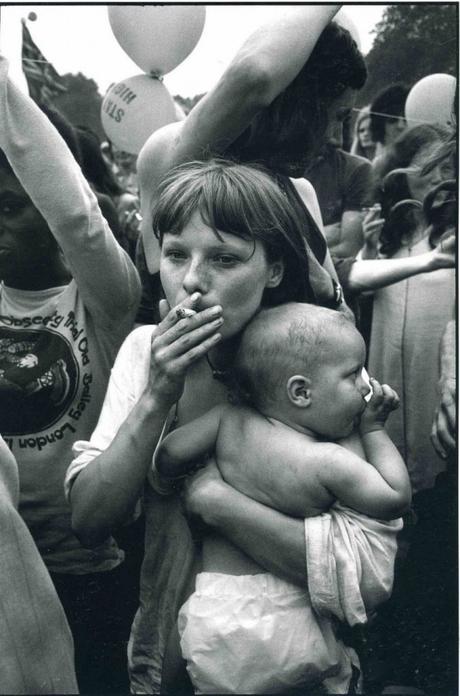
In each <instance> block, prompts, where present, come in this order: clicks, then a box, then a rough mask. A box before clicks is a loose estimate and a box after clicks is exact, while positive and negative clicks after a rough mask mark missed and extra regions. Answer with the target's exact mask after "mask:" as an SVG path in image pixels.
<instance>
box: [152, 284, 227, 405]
mask: <svg viewBox="0 0 460 696" xmlns="http://www.w3.org/2000/svg"><path fill="white" fill-rule="evenodd" d="M200 298H201V295H200V293H194V294H193V295H192V296H191V297H188V298H186V299H185V300H184V301H183V302H181V303H180V304H178V305H177V306H176V307H173V308H172V309H171V308H169V305H168V303H167V301H166V300H162V301H161V302H160V316H161V317H162V321H161V322H160V324H159V325H158V326H157V328H156V330H155V331H154V333H153V335H152V349H151V358H150V374H149V381H148V387H147V388H148V389H149V391H150V393H151V394H152V396H153V397H154V398H161V399H166V401H167V402H169V403H171V405H172V404H173V403H175V402H176V401H177V400H178V399H179V398H180V396H181V394H182V391H183V388H184V381H185V377H186V374H187V370H188V369H189V368H190V366H191V365H192V364H193V363H195V362H197V361H198V360H200V359H201V358H203V357H204V356H205V355H206V353H207V352H208V351H209V350H210V349H211V348H213V347H214V346H216V345H217V344H218V343H219V341H220V340H221V338H222V337H221V334H220V333H219V328H220V327H221V326H222V324H223V321H224V320H223V317H222V307H220V305H216V306H214V307H207V308H206V309H204V310H202V311H195V309H194V307H196V306H197V305H198V303H199V300H200Z"/></svg>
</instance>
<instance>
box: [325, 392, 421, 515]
mask: <svg viewBox="0 0 460 696" xmlns="http://www.w3.org/2000/svg"><path fill="white" fill-rule="evenodd" d="M371 383H372V388H373V395H372V398H371V400H370V401H369V403H368V405H367V407H366V410H365V411H364V413H363V416H362V418H361V424H360V433H361V441H362V444H363V447H364V453H365V456H366V459H367V462H365V461H363V460H362V459H361V458H359V457H356V456H355V455H354V454H353V453H352V452H350V451H348V450H345V449H343V448H342V447H340V448H337V449H336V450H335V455H334V459H333V460H332V459H331V461H330V462H329V463H328V466H326V467H324V469H323V471H322V472H321V478H322V482H323V483H324V485H326V487H327V488H328V490H329V491H330V492H331V493H332V494H333V495H334V496H335V497H336V498H337V499H338V500H340V502H342V503H344V504H345V505H348V506H349V507H352V508H354V509H355V510H358V511H359V512H363V513H364V514H366V515H369V516H370V517H377V518H379V519H394V518H396V517H400V516H401V515H402V514H403V513H404V512H405V511H406V510H407V508H408V506H409V504H410V500H411V488H410V482H409V477H408V474H407V469H406V467H405V464H404V461H403V460H402V458H401V456H400V454H399V452H398V450H397V449H396V447H395V445H394V444H393V442H392V441H391V439H390V437H389V436H388V434H387V433H386V431H385V429H384V428H385V422H386V419H387V417H388V415H389V413H390V412H391V411H393V410H394V409H395V408H397V407H398V405H399V399H398V396H397V394H396V392H394V391H393V390H392V389H391V388H390V387H389V386H388V385H386V384H385V385H383V386H382V385H380V384H379V382H377V380H375V379H372V380H371ZM369 464H370V465H371V466H369Z"/></svg>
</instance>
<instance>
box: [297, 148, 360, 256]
mask: <svg viewBox="0 0 460 696" xmlns="http://www.w3.org/2000/svg"><path fill="white" fill-rule="evenodd" d="M305 177H306V178H307V179H308V180H309V181H310V183H311V184H312V185H313V188H314V189H315V191H316V195H317V196H318V202H319V207H320V209H321V215H322V218H323V223H324V233H325V236H326V241H327V244H328V247H329V250H330V252H331V255H332V257H333V259H334V257H339V258H347V257H350V256H352V257H355V256H356V254H357V253H358V251H359V250H360V249H361V247H362V245H363V234H362V217H363V213H362V209H363V208H364V207H367V206H371V205H372V167H371V164H370V162H368V161H367V160H365V159H364V158H363V157H358V156H357V155H351V154H350V153H348V152H345V151H344V150H342V149H340V148H339V147H335V146H334V145H333V144H331V143H328V144H327V145H325V147H324V148H323V151H322V153H321V155H320V156H319V157H317V158H316V159H315V161H314V162H312V164H311V166H310V167H308V168H307V170H306V172H305Z"/></svg>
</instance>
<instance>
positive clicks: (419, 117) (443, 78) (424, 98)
mask: <svg viewBox="0 0 460 696" xmlns="http://www.w3.org/2000/svg"><path fill="white" fill-rule="evenodd" d="M456 86H457V80H456V79H455V77H452V75H446V74H444V73H435V74H434V75H427V76H426V77H422V79H421V80H419V81H418V82H416V83H415V85H414V86H413V87H412V89H411V91H410V92H409V94H408V95H407V99H406V108H405V113H406V120H407V122H408V124H409V125H410V126H411V125H412V126H415V125H417V124H418V123H440V124H443V125H451V126H453V125H454V115H453V114H454V100H455V89H456Z"/></svg>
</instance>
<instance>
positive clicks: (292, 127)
mask: <svg viewBox="0 0 460 696" xmlns="http://www.w3.org/2000/svg"><path fill="white" fill-rule="evenodd" d="M366 78H367V69H366V64H365V62H364V58H363V56H362V55H361V53H360V51H359V49H358V46H357V45H356V42H355V41H354V39H353V38H352V36H351V34H350V32H349V31H348V30H347V29H345V28H343V27H341V26H340V25H338V24H336V23H335V22H331V23H330V24H329V25H328V26H327V27H326V28H325V29H324V31H323V33H322V34H321V36H320V38H319V39H318V42H317V43H316V46H315V48H314V49H313V51H312V54H311V56H310V57H309V59H308V61H307V62H306V63H305V65H304V66H303V68H302V69H301V71H300V72H299V74H298V75H297V77H296V78H295V79H294V80H293V81H292V82H291V83H290V84H289V85H288V87H286V89H285V90H284V91H283V92H281V94H279V95H278V97H277V98H276V99H274V101H273V102H272V103H271V104H270V105H269V106H267V107H266V108H265V109H263V110H262V111H261V112H260V113H259V114H258V115H257V116H256V117H255V118H254V119H253V121H252V123H251V124H250V126H249V127H248V128H247V129H246V130H245V131H244V132H243V133H242V134H241V135H240V136H239V137H238V138H237V139H236V140H235V141H234V142H233V143H232V144H231V145H230V147H229V148H227V150H226V152H225V154H226V156H231V157H234V158H235V159H238V160H239V161H244V162H249V161H253V162H255V161H257V162H261V163H263V164H264V165H266V166H267V167H269V168H270V169H273V171H276V172H280V173H287V174H290V173H291V171H290V165H292V166H294V167H295V168H296V169H298V170H299V171H300V172H301V173H302V172H303V171H305V169H306V166H307V164H308V162H309V161H310V158H311V156H312V155H313V154H314V153H315V152H317V151H318V149H319V147H321V145H322V144H323V140H324V136H325V133H326V130H327V127H328V122H329V119H328V116H329V111H330V107H331V105H332V103H333V102H334V101H335V100H336V99H337V98H339V97H340V96H341V95H342V94H344V93H345V92H346V90H347V89H354V90H358V89H361V87H363V86H364V83H365V82H366Z"/></svg>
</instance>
